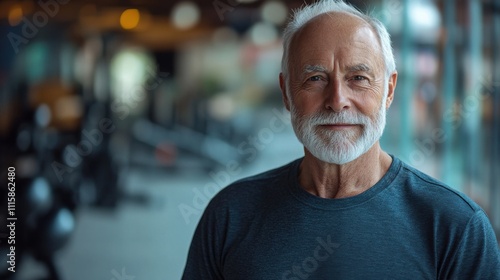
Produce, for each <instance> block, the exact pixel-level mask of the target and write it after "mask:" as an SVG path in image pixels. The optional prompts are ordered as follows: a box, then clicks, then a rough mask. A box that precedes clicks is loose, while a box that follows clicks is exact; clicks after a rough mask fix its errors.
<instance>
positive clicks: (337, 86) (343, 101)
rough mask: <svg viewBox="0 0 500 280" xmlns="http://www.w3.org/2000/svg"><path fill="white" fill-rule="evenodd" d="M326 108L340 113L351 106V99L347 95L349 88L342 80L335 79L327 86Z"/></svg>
mask: <svg viewBox="0 0 500 280" xmlns="http://www.w3.org/2000/svg"><path fill="white" fill-rule="evenodd" d="M325 90H326V92H325V108H326V109H327V110H332V111H334V112H336V113H339V112H340V111H342V110H347V109H349V108H350V101H349V98H348V95H347V89H346V88H345V86H343V85H342V83H341V82H339V81H335V82H334V83H332V84H331V85H330V86H328V87H326V88H325Z"/></svg>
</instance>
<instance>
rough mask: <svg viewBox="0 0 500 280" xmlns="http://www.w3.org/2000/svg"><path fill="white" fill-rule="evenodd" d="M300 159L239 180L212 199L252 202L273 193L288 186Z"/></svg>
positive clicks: (215, 200) (216, 201)
mask: <svg viewBox="0 0 500 280" xmlns="http://www.w3.org/2000/svg"><path fill="white" fill-rule="evenodd" d="M299 161H300V159H297V160H294V161H292V162H290V163H287V164H285V165H282V166H280V167H277V168H274V169H271V170H268V171H265V172H262V173H259V174H256V175H253V176H249V177H245V178H242V179H240V180H237V181H235V182H233V183H231V184H229V185H228V186H227V187H225V188H223V189H222V190H221V191H220V192H219V193H217V194H216V195H215V197H214V198H213V199H212V200H213V201H214V203H218V204H220V203H225V202H227V201H237V200H238V198H242V199H245V200H252V199H253V198H259V197H261V196H263V195H265V194H266V193H267V194H271V193H273V192H274V191H275V190H276V189H277V188H280V187H281V186H283V185H284V184H287V182H288V178H289V174H290V171H292V169H293V168H294V166H296V164H297V163H298V162H299Z"/></svg>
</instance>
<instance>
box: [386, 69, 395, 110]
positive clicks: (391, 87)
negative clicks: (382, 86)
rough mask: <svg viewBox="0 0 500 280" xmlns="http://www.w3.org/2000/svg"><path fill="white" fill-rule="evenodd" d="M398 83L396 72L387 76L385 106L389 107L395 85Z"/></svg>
mask: <svg viewBox="0 0 500 280" xmlns="http://www.w3.org/2000/svg"><path fill="white" fill-rule="evenodd" d="M397 83H398V72H397V71H394V72H393V73H392V74H391V76H390V77H389V81H388V85H387V90H388V93H387V101H386V103H385V108H387V109H389V107H391V104H392V101H393V100H394V92H395V90H396V85H397Z"/></svg>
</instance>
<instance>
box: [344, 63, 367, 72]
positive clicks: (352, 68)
mask: <svg viewBox="0 0 500 280" xmlns="http://www.w3.org/2000/svg"><path fill="white" fill-rule="evenodd" d="M347 70H348V71H349V72H369V73H370V72H371V69H370V67H369V66H368V65H366V64H363V63H361V64H356V65H353V66H349V67H347Z"/></svg>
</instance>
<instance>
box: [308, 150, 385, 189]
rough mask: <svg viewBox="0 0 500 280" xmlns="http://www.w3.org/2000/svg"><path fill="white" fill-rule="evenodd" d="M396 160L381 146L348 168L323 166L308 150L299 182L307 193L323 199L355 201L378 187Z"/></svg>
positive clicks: (335, 165)
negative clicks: (373, 187) (349, 199)
mask: <svg viewBox="0 0 500 280" xmlns="http://www.w3.org/2000/svg"><path fill="white" fill-rule="evenodd" d="M391 163H392V158H391V156H389V155H388V154H387V153H386V152H384V151H382V149H381V148H380V145H379V143H378V142H377V143H375V145H373V147H371V149H370V150H368V151H367V152H366V153H364V154H363V155H361V156H360V157H358V158H357V159H355V160H353V161H351V162H348V163H346V164H344V165H337V164H331V163H326V162H323V161H321V160H319V159H317V158H315V157H314V156H313V155H312V154H311V153H309V151H307V150H305V156H304V159H303V160H302V163H301V165H300V173H299V182H300V185H301V186H302V188H304V189H305V190H306V191H307V192H309V193H311V194H313V195H316V196H319V197H322V198H345V197H352V196H355V195H358V194H361V193H362V192H364V191H366V190H368V189H369V188H371V187H372V186H373V185H375V184H376V183H377V182H378V181H379V180H380V179H381V178H382V177H383V176H384V174H385V173H386V172H387V170H388V169H389V167H390V165H391Z"/></svg>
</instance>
